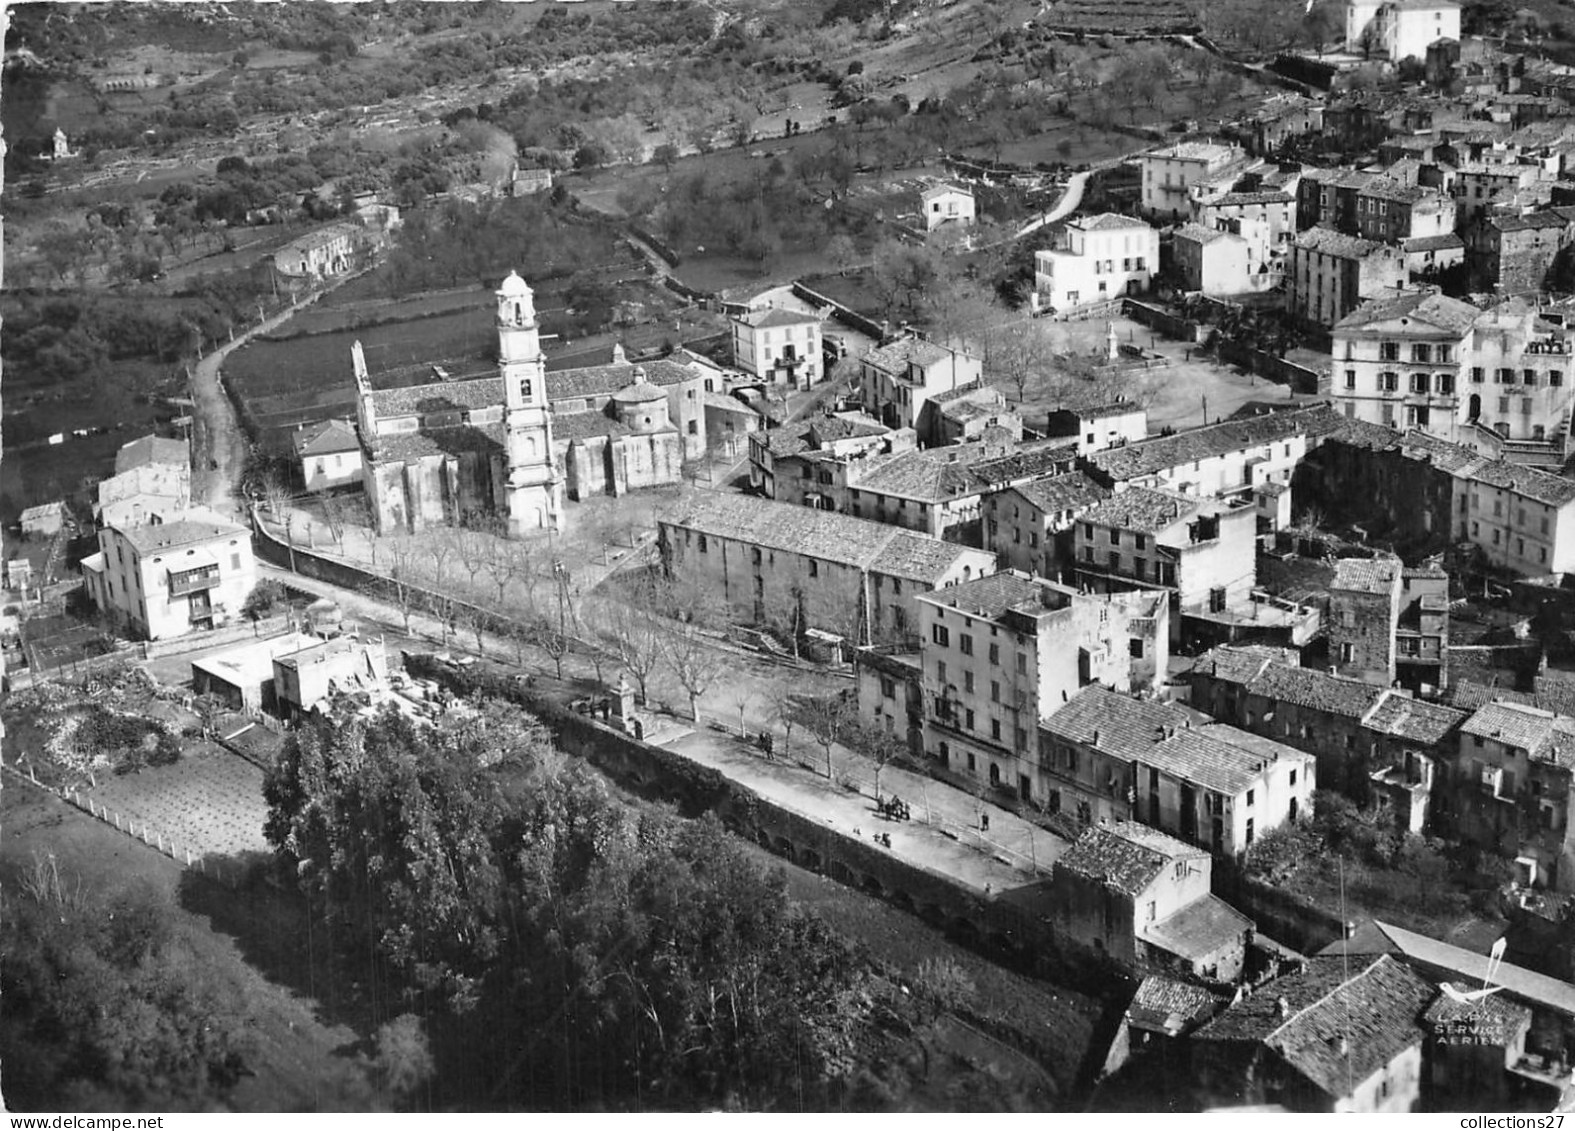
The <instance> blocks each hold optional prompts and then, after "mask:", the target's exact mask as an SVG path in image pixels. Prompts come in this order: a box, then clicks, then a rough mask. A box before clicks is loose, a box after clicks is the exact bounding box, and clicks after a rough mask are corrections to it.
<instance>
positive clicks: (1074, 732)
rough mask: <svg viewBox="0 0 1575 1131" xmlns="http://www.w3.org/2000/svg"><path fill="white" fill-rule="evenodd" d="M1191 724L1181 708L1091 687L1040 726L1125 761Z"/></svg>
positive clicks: (1137, 757)
mask: <svg viewBox="0 0 1575 1131" xmlns="http://www.w3.org/2000/svg"><path fill="white" fill-rule="evenodd" d="M1191 721H1192V718H1191V716H1190V715H1188V714H1187V713H1186V712H1185V711H1183V710H1181V709H1180V708H1179V707H1172V706H1169V705H1168V704H1165V703H1156V702H1154V701H1153V700H1149V699H1133V698H1131V697H1129V696H1126V695H1119V694H1117V693H1116V692H1114V691H1111V690H1109V689H1108V688H1105V687H1101V686H1099V685H1098V684H1090V685H1089V686H1087V687H1085V688H1083V689H1082V690H1081V691H1079V692H1078V693H1077V694H1076V695H1074V696H1072V698H1071V699H1070V700H1068V701H1067V702H1066V703H1065V704H1063V705H1062V706H1061V707H1059V708H1057V709H1056V711H1055V713H1054V714H1052V715H1051V716H1050V717H1049V718H1048V719H1046V720H1045V721H1044V722H1043V723H1041V724H1040V728H1041V729H1042V730H1044V731H1046V732H1047V733H1049V734H1051V735H1053V736H1055V737H1057V738H1062V739H1065V740H1067V741H1069V742H1077V743H1080V744H1082V745H1084V746H1091V747H1094V748H1095V749H1097V750H1102V751H1105V752H1107V753H1109V754H1112V755H1114V756H1115V757H1117V758H1119V759H1121V760H1122V761H1124V762H1131V761H1134V760H1136V759H1139V758H1144V757H1146V756H1147V755H1148V753H1149V751H1151V750H1152V749H1153V748H1154V747H1155V746H1158V745H1159V744H1160V743H1161V742H1164V741H1165V739H1167V738H1168V737H1169V736H1170V733H1171V732H1172V731H1180V730H1181V729H1182V728H1184V727H1186V726H1188V725H1189V724H1190V723H1191Z"/></svg>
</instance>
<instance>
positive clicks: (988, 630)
mask: <svg viewBox="0 0 1575 1131" xmlns="http://www.w3.org/2000/svg"><path fill="white" fill-rule="evenodd" d="M917 601H918V608H919V616H920V637H919V640H920V656H921V667H922V673H921V676H920V686H921V701H922V704H923V723H922V726H923V743H924V749H925V751H926V753H927V754H928V755H929V756H930V757H932V758H935V759H936V760H938V761H939V762H941V763H942V764H943V765H945V766H948V767H951V768H952V769H954V770H955V771H957V772H958V773H965V774H967V775H968V776H969V777H971V778H974V779H975V780H978V781H980V782H988V784H989V785H991V786H995V787H999V788H1004V789H1008V790H1011V791H1013V792H1014V793H1016V794H1018V795H1019V796H1020V797H1022V798H1023V799H1025V800H1035V801H1040V802H1043V801H1044V799H1045V798H1046V793H1045V791H1044V788H1043V782H1042V781H1040V780H1037V778H1036V773H1037V770H1036V767H1037V761H1038V760H1037V758H1036V752H1037V750H1038V737H1037V735H1038V727H1039V725H1040V723H1041V721H1042V720H1044V719H1045V718H1046V717H1047V716H1049V715H1050V714H1051V713H1052V712H1054V711H1056V710H1058V709H1059V708H1060V707H1061V706H1062V704H1064V703H1065V702H1067V700H1068V699H1070V698H1071V697H1072V696H1074V695H1076V694H1077V692H1078V688H1080V687H1082V686H1083V685H1084V684H1087V683H1090V682H1099V683H1104V684H1107V685H1109V686H1112V687H1118V688H1120V689H1122V690H1126V689H1128V688H1131V689H1138V688H1146V689H1152V688H1153V687H1155V686H1157V683H1158V681H1159V680H1161V679H1162V678H1163V676H1164V672H1165V668H1166V666H1167V662H1168V657H1169V649H1168V643H1167V626H1166V623H1165V620H1166V614H1167V607H1166V604H1165V602H1164V600H1163V597H1162V596H1159V597H1156V596H1155V595H1150V594H1124V595H1118V596H1115V597H1112V598H1101V597H1097V596H1088V595H1084V594H1080V593H1078V592H1076V591H1075V590H1073V589H1070V588H1068V587H1066V586H1063V585H1057V584H1055V583H1053V582H1049V581H1044V580H1041V579H1039V578H1031V577H1028V576H1027V575H1024V574H1020V573H1014V572H1004V573H997V574H994V575H992V576H990V577H986V578H984V579H983V580H982V581H980V580H975V581H973V582H971V583H968V584H963V585H955V586H952V587H950V588H946V589H938V590H936V591H934V592H931V593H927V594H922V595H920V596H919V597H918V599H917Z"/></svg>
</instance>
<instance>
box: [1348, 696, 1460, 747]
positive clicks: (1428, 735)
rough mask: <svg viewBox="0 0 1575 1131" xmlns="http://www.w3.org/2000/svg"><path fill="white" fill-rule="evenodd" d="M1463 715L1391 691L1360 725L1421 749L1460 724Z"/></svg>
mask: <svg viewBox="0 0 1575 1131" xmlns="http://www.w3.org/2000/svg"><path fill="white" fill-rule="evenodd" d="M1467 717H1468V716H1467V713H1466V712H1465V711H1462V710H1459V709H1457V708H1455V707H1446V706H1444V705H1443V704H1441V703H1428V702H1426V701H1425V700H1422V699H1412V698H1410V697H1409V696H1406V695H1401V694H1399V693H1398V692H1395V691H1391V692H1389V693H1388V694H1387V695H1385V696H1384V697H1383V699H1381V700H1380V701H1379V703H1378V705H1377V706H1376V707H1374V708H1373V709H1372V710H1371V711H1369V712H1368V714H1367V717H1366V718H1365V719H1363V720H1362V725H1363V726H1364V727H1366V728H1367V729H1368V730H1374V731H1377V732H1378V733H1380V734H1388V735H1393V736H1394V737H1396V738H1403V739H1406V740H1407V741H1410V742H1416V743H1420V744H1421V745H1423V746H1436V745H1438V744H1439V743H1441V742H1443V741H1444V739H1445V738H1447V737H1449V735H1450V734H1451V733H1453V732H1454V730H1455V729H1456V728H1457V727H1459V726H1460V725H1461V724H1462V723H1464V722H1465V721H1466V719H1467Z"/></svg>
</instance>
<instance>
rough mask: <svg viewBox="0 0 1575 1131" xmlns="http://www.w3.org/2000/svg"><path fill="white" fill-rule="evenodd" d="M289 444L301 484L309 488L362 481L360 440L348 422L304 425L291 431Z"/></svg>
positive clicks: (330, 421) (316, 488)
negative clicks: (296, 461) (299, 466)
mask: <svg viewBox="0 0 1575 1131" xmlns="http://www.w3.org/2000/svg"><path fill="white" fill-rule="evenodd" d="M290 445H291V447H293V448H294V449H295V458H296V459H297V460H299V461H300V464H301V468H300V470H301V483H302V485H303V486H305V488H306V489H307V490H308V491H326V490H328V489H330V488H333V487H349V486H353V485H355V484H359V483H360V482H361V441H360V439H359V438H358V437H357V436H356V433H355V426H354V425H353V424H351V423H349V422H348V421H344V420H323V421H320V422H318V423H317V424H303V425H301V426H300V427H299V428H297V429H296V430H295V431H294V432H292V433H291V434H290Z"/></svg>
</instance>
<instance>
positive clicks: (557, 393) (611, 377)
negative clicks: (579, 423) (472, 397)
mask: <svg viewBox="0 0 1575 1131" xmlns="http://www.w3.org/2000/svg"><path fill="white" fill-rule="evenodd" d="M636 369H643V370H645V379H646V380H647V381H649V382H650V383H651V384H653V385H662V386H666V385H678V384H682V383H683V382H685V381H697V380H699V376H698V374H696V373H695V372H694V371H693V370H692V369H690V368H689V367H688V366H684V365H679V364H677V363H676V362H672V361H668V360H666V359H665V358H664V359H662V360H659V361H642V362H640V363H638V364H636V363H633V362H622V363H618V364H614V365H591V366H584V367H581V368H579V369H560V370H558V371H557V372H548V374H547V399H548V400H549V401H559V400H571V399H573V398H576V397H594V396H602V395H606V396H611V395H612V394H613V393H616V392H617V391H618V390H619V389H622V388H625V387H626V386H628V385H632V384H633V383H634V371H635V370H636ZM497 403H499V404H502V403H503V398H502V396H501V395H500V396H499V397H498V401H497Z"/></svg>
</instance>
